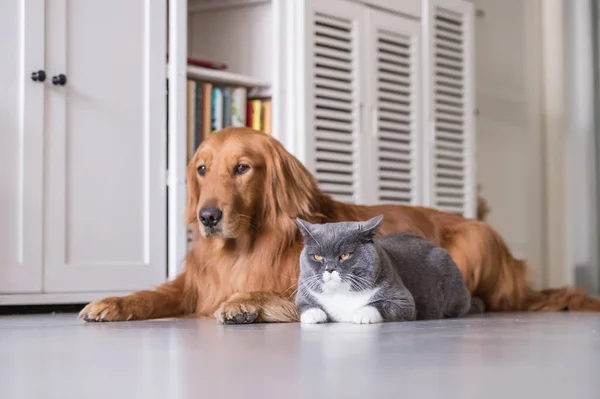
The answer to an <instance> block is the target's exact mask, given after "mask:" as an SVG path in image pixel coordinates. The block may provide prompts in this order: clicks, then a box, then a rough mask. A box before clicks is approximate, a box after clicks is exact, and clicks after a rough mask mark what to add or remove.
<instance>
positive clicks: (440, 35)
mask: <svg viewBox="0 0 600 399" xmlns="http://www.w3.org/2000/svg"><path fill="white" fill-rule="evenodd" d="M425 4H426V5H425V7H426V8H425V9H426V10H427V11H426V12H424V13H423V15H424V16H425V18H426V19H427V22H426V23H425V24H424V26H426V27H427V31H425V33H424V35H427V40H428V46H427V48H428V52H427V54H426V57H425V58H426V71H427V74H426V82H427V85H426V87H425V90H424V93H425V95H426V101H425V108H426V113H427V121H428V125H429V126H428V128H427V131H428V136H427V139H428V144H429V145H428V146H427V147H426V148H427V159H426V163H427V164H426V167H427V169H428V172H429V173H428V174H427V177H428V181H427V183H428V187H429V190H427V191H426V193H427V204H428V205H430V206H433V207H435V208H438V209H441V210H444V211H447V212H452V213H457V214H461V215H464V216H467V217H474V216H475V212H476V195H477V193H476V184H475V156H474V155H475V128H474V91H473V82H474V75H475V71H474V57H473V30H474V26H473V12H474V9H473V4H472V2H470V1H463V0H426V1H425Z"/></svg>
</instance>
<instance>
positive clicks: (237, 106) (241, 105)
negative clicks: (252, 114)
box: [231, 87, 248, 127]
mask: <svg viewBox="0 0 600 399" xmlns="http://www.w3.org/2000/svg"><path fill="white" fill-rule="evenodd" d="M247 101H248V100H247V91H246V88H245V87H235V88H233V89H232V90H231V126H235V127H240V126H246V102H247Z"/></svg>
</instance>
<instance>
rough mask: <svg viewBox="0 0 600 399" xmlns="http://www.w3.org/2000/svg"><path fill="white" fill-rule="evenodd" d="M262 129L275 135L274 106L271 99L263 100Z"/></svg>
mask: <svg viewBox="0 0 600 399" xmlns="http://www.w3.org/2000/svg"><path fill="white" fill-rule="evenodd" d="M262 117H263V120H262V130H263V132H265V133H266V134H268V135H269V136H272V135H273V106H272V103H271V100H265V101H263V114H262Z"/></svg>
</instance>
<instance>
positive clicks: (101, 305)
mask: <svg viewBox="0 0 600 399" xmlns="http://www.w3.org/2000/svg"><path fill="white" fill-rule="evenodd" d="M122 301H123V300H122V298H118V297H111V298H106V299H102V300H100V301H94V302H91V303H89V304H88V305H87V306H86V307H85V308H83V309H82V310H81V312H79V318H80V319H83V320H85V321H127V320H131V319H132V318H133V314H132V313H127V312H124V311H123V306H122Z"/></svg>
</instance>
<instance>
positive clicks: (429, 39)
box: [0, 0, 475, 305]
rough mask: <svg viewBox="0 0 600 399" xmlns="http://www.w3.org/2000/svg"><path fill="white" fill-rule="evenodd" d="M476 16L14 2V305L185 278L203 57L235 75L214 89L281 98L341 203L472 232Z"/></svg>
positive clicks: (409, 2) (222, 2)
mask: <svg viewBox="0 0 600 399" xmlns="http://www.w3.org/2000/svg"><path fill="white" fill-rule="evenodd" d="M473 12H474V9H473V5H472V3H471V2H470V1H467V0H423V1H420V0H365V1H350V0H170V1H168V2H167V1H166V0H128V1H126V2H123V1H117V0H104V1H101V2H99V1H91V0H78V1H67V0H9V1H5V2H2V3H1V5H0V35H1V36H2V37H3V38H4V39H3V40H2V41H1V43H0V54H3V57H2V59H0V73H1V74H2V75H1V76H4V77H9V79H5V81H4V83H3V85H4V87H2V90H0V128H1V130H0V305H1V304H25V303H69V302H84V301H87V300H91V299H94V298H97V297H101V296H104V295H111V294H123V293H127V292H130V291H133V290H138V289H145V288H151V287H152V286H153V285H155V284H159V283H161V282H163V281H165V280H166V279H167V278H171V277H173V276H174V275H175V274H177V272H178V271H180V270H181V267H182V265H183V259H184V256H185V251H186V226H185V225H184V224H183V223H184V220H183V209H184V206H185V159H186V103H185V101H186V95H185V85H186V78H187V75H188V73H191V71H190V70H189V68H188V67H187V63H186V59H187V57H188V56H193V57H197V58H202V59H210V60H214V61H219V62H224V63H226V64H228V65H229V71H230V72H231V73H217V74H215V73H209V74H207V75H206V76H205V77H206V79H209V80H210V79H218V80H219V81H220V82H227V81H228V80H230V81H231V82H232V83H238V84H239V83H240V82H241V83H243V84H245V85H247V86H248V87H251V86H252V82H257V81H260V82H261V86H265V82H266V85H267V88H266V92H268V94H269V95H270V96H271V97H272V102H273V130H274V135H275V137H276V138H278V139H279V140H281V141H282V142H283V143H284V145H285V146H286V148H288V150H289V151H290V152H292V153H293V154H294V155H296V156H297V157H298V158H299V159H300V160H301V161H303V162H304V163H305V164H306V165H307V166H308V168H309V169H310V170H311V171H312V172H313V173H314V174H315V176H316V177H317V179H318V181H319V184H320V185H321V187H322V188H323V190H325V191H326V192H328V193H330V194H332V195H333V196H334V197H335V198H337V199H340V200H344V201H350V202H355V203H364V204H372V203H381V202H387V203H400V204H413V205H426V206H434V207H438V208H441V209H444V210H447V211H451V212H456V213H460V214H464V215H466V216H473V215H474V213H475V176H474V163H473V160H474V157H473V155H474V126H473V112H474V98H473V78H474V71H473V54H472V52H473ZM167 54H168V57H167ZM167 58H168V61H167ZM197 72H198V71H197V70H196V72H195V73H197ZM167 82H168V96H167ZM262 90H263V91H264V90H265V87H262Z"/></svg>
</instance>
